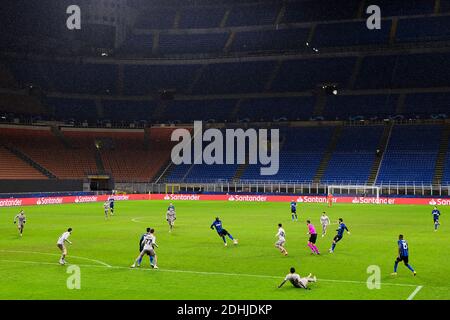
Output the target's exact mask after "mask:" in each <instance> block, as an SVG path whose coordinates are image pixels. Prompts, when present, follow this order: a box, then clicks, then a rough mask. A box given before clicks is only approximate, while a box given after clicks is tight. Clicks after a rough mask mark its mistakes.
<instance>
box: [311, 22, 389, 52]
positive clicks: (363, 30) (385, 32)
mask: <svg viewBox="0 0 450 320" xmlns="http://www.w3.org/2000/svg"><path fill="white" fill-rule="evenodd" d="M391 25H392V21H391V20H388V21H383V26H382V28H381V29H380V30H377V29H375V30H368V29H367V25H366V21H365V20H362V21H357V22H338V23H329V24H327V23H323V24H318V25H317V28H316V30H315V33H314V38H313V41H312V45H313V46H314V47H317V48H319V49H320V48H321V47H336V46H358V45H359V46H362V45H372V44H387V43H388V40H389V34H390V31H391Z"/></svg>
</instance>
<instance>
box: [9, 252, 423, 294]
mask: <svg viewBox="0 0 450 320" xmlns="http://www.w3.org/2000/svg"><path fill="white" fill-rule="evenodd" d="M0 262H13V263H28V264H44V265H59V263H56V262H41V261H22V260H4V259H0ZM72 264H74V263H72ZM67 265H71V264H70V263H68V264H67ZM76 265H77V266H80V267H92V268H104V267H105V266H101V265H92V264H85V265H82V264H76ZM108 268H110V269H126V270H131V268H130V267H124V266H109V267H108ZM135 269H138V270H142V271H153V269H144V268H142V269H140V268H135ZM158 271H159V272H172V273H189V274H200V275H218V276H232V277H251V278H266V279H281V278H283V277H280V276H269V275H262V274H247V273H226V272H207V271H191V270H173V269H158ZM158 271H155V272H158ZM317 280H319V281H324V282H339V283H353V284H366V282H365V281H354V280H334V279H317ZM382 285H387V286H397V287H416V285H412V284H402V283H383V284H382ZM419 287H420V288H422V287H423V286H419ZM416 290H417V289H416ZM419 290H420V289H419ZM417 291H418V290H417ZM416 293H417V292H416Z"/></svg>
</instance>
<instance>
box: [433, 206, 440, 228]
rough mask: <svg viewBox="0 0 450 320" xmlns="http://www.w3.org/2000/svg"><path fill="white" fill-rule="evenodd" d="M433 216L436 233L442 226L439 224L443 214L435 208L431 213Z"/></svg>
mask: <svg viewBox="0 0 450 320" xmlns="http://www.w3.org/2000/svg"><path fill="white" fill-rule="evenodd" d="M431 214H432V215H433V221H434V231H435V232H436V231H437V229H438V227H439V226H440V225H441V224H440V223H439V217H440V216H441V212H440V211H439V210H438V208H437V207H434V208H433V211H431Z"/></svg>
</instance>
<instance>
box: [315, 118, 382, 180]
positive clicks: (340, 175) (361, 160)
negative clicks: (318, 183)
mask: <svg viewBox="0 0 450 320" xmlns="http://www.w3.org/2000/svg"><path fill="white" fill-rule="evenodd" d="M382 132H383V127H382V126H367V127H345V128H344V130H343V131H342V134H341V136H340V139H339V141H338V144H337V145H336V149H335V150H334V153H333V155H332V157H331V159H330V162H329V163H328V167H327V169H326V170H325V173H324V176H323V177H322V182H323V181H329V182H332V181H348V182H349V183H350V182H351V183H354V184H364V183H366V182H367V179H368V178H369V175H370V169H371V167H372V165H373V162H374V160H375V154H376V150H377V148H378V145H379V143H380V139H381V134H382Z"/></svg>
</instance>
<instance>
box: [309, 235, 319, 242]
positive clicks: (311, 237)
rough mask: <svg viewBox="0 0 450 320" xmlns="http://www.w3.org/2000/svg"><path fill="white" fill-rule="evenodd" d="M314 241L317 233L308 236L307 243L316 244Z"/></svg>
mask: <svg viewBox="0 0 450 320" xmlns="http://www.w3.org/2000/svg"><path fill="white" fill-rule="evenodd" d="M316 241H317V233H315V234H312V235H310V236H309V242H311V243H316Z"/></svg>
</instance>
